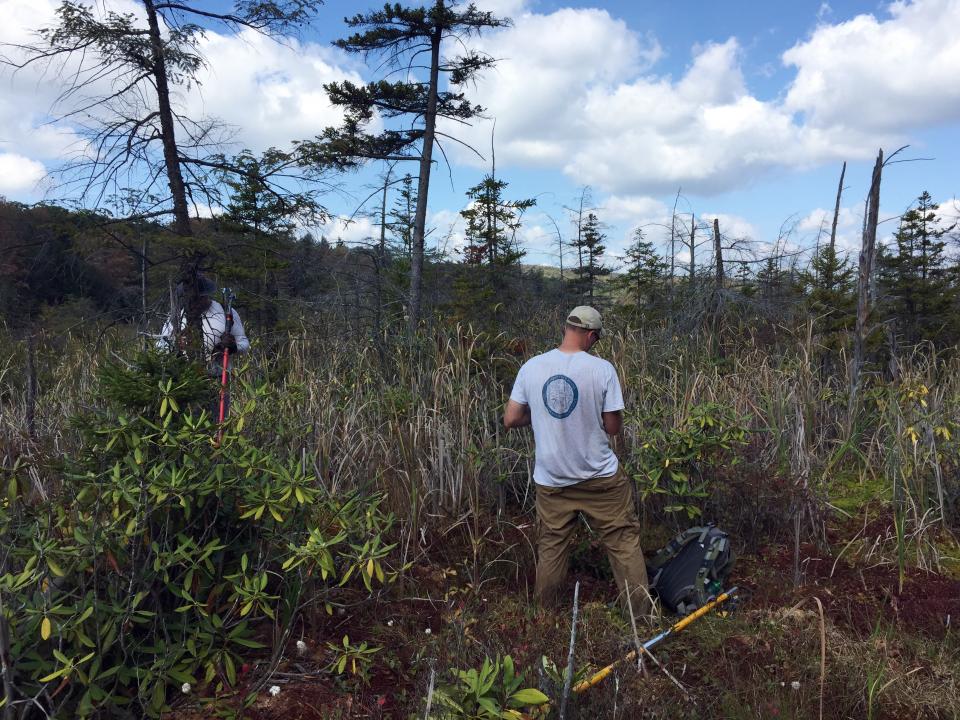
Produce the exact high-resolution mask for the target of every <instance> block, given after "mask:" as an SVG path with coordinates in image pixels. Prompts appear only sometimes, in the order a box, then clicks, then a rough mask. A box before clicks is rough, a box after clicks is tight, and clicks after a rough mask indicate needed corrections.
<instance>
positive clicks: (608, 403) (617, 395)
mask: <svg viewBox="0 0 960 720" xmlns="http://www.w3.org/2000/svg"><path fill="white" fill-rule="evenodd" d="M606 375H607V378H606V382H605V383H604V386H603V412H617V411H618V410H623V407H624V406H623V391H622V390H621V389H620V380H619V379H618V378H617V371H616V370H614V369H613V365H610V364H609V363H608V364H607V373H606Z"/></svg>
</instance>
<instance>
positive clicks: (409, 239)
mask: <svg viewBox="0 0 960 720" xmlns="http://www.w3.org/2000/svg"><path fill="white" fill-rule="evenodd" d="M416 210H417V191H416V189H415V188H414V187H413V177H411V175H410V173H407V174H406V175H404V176H403V179H402V180H401V181H400V191H399V192H398V193H397V198H396V199H395V200H394V201H393V207H392V208H391V209H390V212H389V213H388V216H389V218H390V223H389V224H388V225H387V228H388V229H389V231H390V235H391V237H392V238H393V243H392V245H393V247H392V248H391V250H392V251H394V252H396V253H397V254H399V255H400V256H401V257H403V258H406V259H407V260H409V259H410V255H411V251H412V248H413V226H414V221H415V218H416Z"/></svg>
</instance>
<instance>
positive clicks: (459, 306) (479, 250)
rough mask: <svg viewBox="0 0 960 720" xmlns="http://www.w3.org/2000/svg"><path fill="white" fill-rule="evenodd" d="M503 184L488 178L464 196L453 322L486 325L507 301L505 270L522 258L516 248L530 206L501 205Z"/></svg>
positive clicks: (526, 202) (528, 201)
mask: <svg viewBox="0 0 960 720" xmlns="http://www.w3.org/2000/svg"><path fill="white" fill-rule="evenodd" d="M507 186H508V183H507V182H505V181H504V180H498V179H496V178H494V177H493V176H492V175H487V176H486V177H484V179H483V180H482V181H481V182H480V183H478V184H477V185H474V186H473V187H472V188H470V189H469V190H467V198H468V199H469V200H470V203H469V205H468V207H467V208H466V209H465V210H461V211H460V215H461V217H463V219H464V220H465V221H466V230H465V236H466V241H467V244H466V246H465V247H464V248H463V249H462V251H461V252H462V254H463V260H464V265H465V267H464V268H462V270H461V272H460V273H458V277H457V279H456V281H455V283H454V295H455V300H454V304H455V306H456V313H457V315H458V316H459V317H461V318H463V319H465V320H470V321H472V322H479V321H480V320H481V319H482V320H483V322H486V321H487V320H489V319H492V318H494V317H495V316H496V312H497V310H498V309H499V308H500V307H503V306H506V305H509V304H510V303H509V301H510V300H511V297H512V292H511V283H510V278H509V277H508V274H509V271H510V268H517V267H518V266H519V263H520V260H521V258H523V256H524V255H525V252H524V251H523V250H521V249H520V247H519V246H518V245H517V242H516V235H517V231H518V230H519V229H520V225H521V218H522V217H523V214H524V212H526V211H527V210H529V209H530V208H531V207H533V206H534V205H535V204H536V200H533V199H526V200H505V199H504V190H506V188H507Z"/></svg>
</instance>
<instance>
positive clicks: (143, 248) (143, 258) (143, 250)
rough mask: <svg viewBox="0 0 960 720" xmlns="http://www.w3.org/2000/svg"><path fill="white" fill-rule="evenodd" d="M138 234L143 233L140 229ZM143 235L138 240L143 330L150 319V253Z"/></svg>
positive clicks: (145, 237)
mask: <svg viewBox="0 0 960 720" xmlns="http://www.w3.org/2000/svg"><path fill="white" fill-rule="evenodd" d="M140 232H143V230H142V229H141V231H140ZM149 237H150V236H149V235H148V234H144V235H143V236H142V237H141V240H140V306H141V310H142V311H143V329H144V330H146V329H147V323H149V322H150V318H149V317H147V253H148V252H149V251H150V239H149Z"/></svg>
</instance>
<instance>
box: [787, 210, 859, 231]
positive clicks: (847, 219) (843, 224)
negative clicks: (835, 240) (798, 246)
mask: <svg viewBox="0 0 960 720" xmlns="http://www.w3.org/2000/svg"><path fill="white" fill-rule="evenodd" d="M859 222H860V219H859V218H858V216H857V214H856V213H855V212H854V211H853V209H852V208H848V207H841V208H840V214H839V215H838V216H837V228H838V229H841V230H842V229H846V228H850V227H853V226H854V225H856V224H857V223H859ZM832 225H833V210H825V209H823V208H816V209H815V210H811V211H810V212H809V213H808V214H807V215H806V216H805V217H803V218H801V220H800V222H799V223H798V224H797V230H799V231H800V232H820V230H821V229H822V230H823V232H824V233H826V234H828V235H829V234H830V227H831V226H832Z"/></svg>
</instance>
